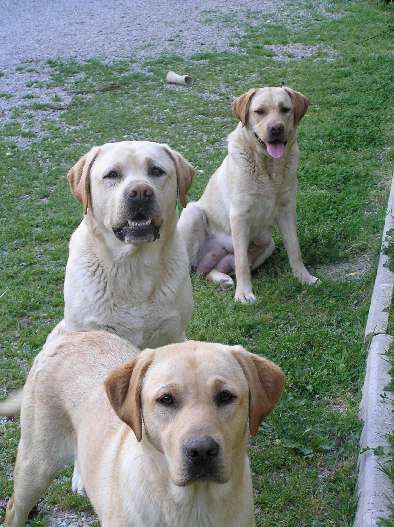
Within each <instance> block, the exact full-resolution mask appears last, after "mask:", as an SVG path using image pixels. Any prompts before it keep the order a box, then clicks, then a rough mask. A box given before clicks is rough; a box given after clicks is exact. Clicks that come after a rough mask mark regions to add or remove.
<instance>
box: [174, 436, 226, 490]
mask: <svg viewBox="0 0 394 527" xmlns="http://www.w3.org/2000/svg"><path fill="white" fill-rule="evenodd" d="M182 450H183V458H184V465H185V473H186V479H187V482H188V483H191V482H193V481H217V482H220V480H221V477H220V462H219V458H220V446H219V444H218V443H217V442H216V441H215V440H214V439H213V438H212V437H209V436H205V437H201V438H195V439H189V440H188V441H186V442H185V443H184V445H183V449H182Z"/></svg>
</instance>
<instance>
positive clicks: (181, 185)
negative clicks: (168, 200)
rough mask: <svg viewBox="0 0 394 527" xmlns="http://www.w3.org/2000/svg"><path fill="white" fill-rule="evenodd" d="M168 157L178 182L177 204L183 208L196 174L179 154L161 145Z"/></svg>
mask: <svg viewBox="0 0 394 527" xmlns="http://www.w3.org/2000/svg"><path fill="white" fill-rule="evenodd" d="M163 146H164V148H165V150H166V152H167V153H168V155H169V156H170V157H171V159H172V160H173V162H174V164H175V169H176V178H177V182H178V195H179V202H180V204H181V205H182V207H183V208H185V207H186V205H187V199H186V195H187V193H188V191H189V188H190V187H191V184H192V181H193V177H194V175H195V173H196V171H195V169H194V167H193V166H192V165H191V164H190V163H189V161H188V160H187V159H185V158H184V157H183V156H182V155H181V154H180V153H179V152H177V151H176V150H173V149H172V148H170V147H169V146H168V145H163Z"/></svg>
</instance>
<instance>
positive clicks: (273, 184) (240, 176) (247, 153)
mask: <svg viewBox="0 0 394 527" xmlns="http://www.w3.org/2000/svg"><path fill="white" fill-rule="evenodd" d="M307 108H308V99H307V98H306V97H304V95H302V94H301V93H298V92H296V91H294V90H292V89H290V88H267V87H266V88H254V89H252V90H249V91H248V92H247V93H244V94H243V95H241V96H240V97H238V99H236V100H235V101H234V103H233V113H234V115H235V116H236V117H237V118H238V119H239V121H240V123H239V124H238V126H237V128H236V129H235V130H234V131H233V132H232V133H231V134H230V135H229V137H228V155H227V157H226V158H225V159H224V161H223V163H222V165H221V166H220V167H219V168H218V170H217V171H216V172H215V173H214V174H213V176H212V177H211V179H210V180H209V182H208V185H207V187H206V189H205V191H204V194H203V195H202V197H201V199H200V200H199V201H197V202H192V203H189V205H188V206H187V207H186V209H185V210H184V211H183V212H182V215H181V218H180V221H179V224H178V230H179V231H180V232H181V233H182V236H183V238H184V240H185V241H186V243H187V247H188V252H189V257H190V261H191V265H192V268H193V269H194V270H196V271H197V273H199V274H202V275H204V276H206V277H207V278H208V279H209V280H212V281H213V282H216V283H219V284H220V285H221V286H222V287H223V288H227V287H232V286H233V285H234V282H233V279H232V278H231V276H230V275H231V274H232V273H233V272H234V271H235V275H236V280H237V286H236V291H235V300H237V301H238V302H254V301H255V296H254V294H253V290H252V282H251V270H254V269H256V268H257V267H259V266H260V265H261V264H262V263H263V262H264V261H265V260H266V259H267V258H268V257H269V256H270V255H271V254H272V252H273V250H274V242H273V240H272V229H273V226H274V224H277V225H278V227H279V230H280V232H281V234H282V236H283V241H284V244H285V247H286V250H287V253H288V256H289V262H290V267H291V269H292V271H293V274H294V275H295V276H296V277H297V278H298V279H299V280H300V281H301V282H302V283H306V284H313V283H315V282H316V281H317V278H315V277H314V276H312V275H310V274H309V272H308V271H307V269H306V268H305V266H304V263H303V261H302V257H301V251H300V246H299V243H298V237H297V229H296V190H297V174H296V173H297V165H298V144H297V126H298V123H299V122H300V120H301V119H302V117H303V116H304V114H305V112H306V111H307Z"/></svg>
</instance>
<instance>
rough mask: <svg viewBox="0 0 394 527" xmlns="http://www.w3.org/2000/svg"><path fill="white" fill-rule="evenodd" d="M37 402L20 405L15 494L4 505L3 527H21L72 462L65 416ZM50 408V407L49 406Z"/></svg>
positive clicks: (44, 403)
mask: <svg viewBox="0 0 394 527" xmlns="http://www.w3.org/2000/svg"><path fill="white" fill-rule="evenodd" d="M47 404H48V401H43V403H42V404H40V403H39V402H38V403H37V401H36V402H35V403H34V401H29V402H28V403H27V404H26V401H24V402H23V407H22V416H21V429H22V432H21V440H20V443H19V446H18V453H17V458H16V464H15V471H14V492H13V495H12V497H11V499H10V500H9V501H8V504H7V511H6V516H5V525H6V527H23V526H24V525H25V523H26V520H27V517H28V514H29V512H30V511H31V509H32V508H33V507H34V505H35V504H36V503H37V501H38V500H39V498H40V497H41V496H42V495H43V494H44V492H45V491H46V489H47V488H48V486H49V484H50V483H51V481H52V479H53V478H54V477H55V475H56V474H57V472H58V471H59V470H60V469H62V468H63V467H64V466H65V464H66V463H67V462H69V461H71V460H72V458H73V454H74V449H73V442H74V441H73V434H72V430H71V425H70V424H69V423H68V419H67V417H66V416H64V415H63V416H59V415H58V412H59V410H55V409H54V411H51V408H50V407H48V406H46V405H47ZM49 406H50V403H49Z"/></svg>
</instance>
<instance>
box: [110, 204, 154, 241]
mask: <svg viewBox="0 0 394 527" xmlns="http://www.w3.org/2000/svg"><path fill="white" fill-rule="evenodd" d="M112 230H113V232H114V234H115V236H116V237H117V238H118V240H120V241H122V242H125V243H136V242H143V241H144V242H154V241H155V240H157V239H158V238H160V226H159V225H156V224H155V222H154V220H153V219H152V218H150V217H148V216H146V215H145V214H143V213H142V212H138V213H137V214H136V215H135V216H134V217H133V218H131V219H129V220H127V222H126V223H125V224H124V225H121V226H120V227H115V228H113V229H112Z"/></svg>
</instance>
